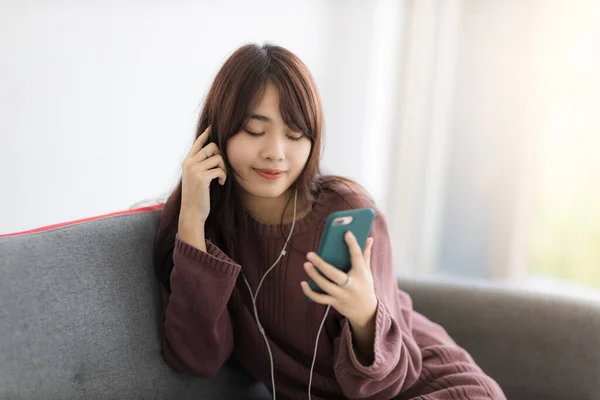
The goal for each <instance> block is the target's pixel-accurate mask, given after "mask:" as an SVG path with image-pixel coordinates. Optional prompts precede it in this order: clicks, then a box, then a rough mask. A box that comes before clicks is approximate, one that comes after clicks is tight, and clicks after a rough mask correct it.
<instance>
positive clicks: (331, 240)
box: [306, 208, 375, 301]
mask: <svg viewBox="0 0 600 400" xmlns="http://www.w3.org/2000/svg"><path fill="white" fill-rule="evenodd" d="M340 217H352V221H351V222H350V223H349V224H347V225H339V226H335V225H334V221H336V219H338V218H340ZM374 218H375V210H373V209H372V208H357V209H354V210H344V211H337V212H334V213H332V214H331V215H329V217H328V218H327V222H325V230H324V231H323V235H322V236H321V242H320V243H319V249H318V250H317V254H318V255H319V256H320V257H321V258H322V259H323V260H324V261H325V262H327V263H329V264H331V265H333V266H334V267H336V268H337V269H340V270H342V271H344V272H348V271H350V268H352V262H351V259H350V251H349V250H348V245H347V244H346V241H345V240H344V234H345V233H346V231H348V230H350V231H352V233H353V234H354V236H355V237H356V240H357V241H358V244H359V246H360V248H361V250H362V251H363V252H364V250H365V244H366V243H367V238H368V237H369V232H370V231H371V225H372V224H373V219H374ZM317 271H318V270H317ZM318 272H319V273H321V271H318ZM321 275H322V276H324V275H323V274H322V273H321ZM325 279H328V278H327V277H325ZM308 285H309V286H310V287H311V289H312V290H314V291H315V292H317V293H323V291H322V290H321V288H319V286H318V285H317V284H316V283H315V282H314V281H313V280H312V278H309V280H308ZM306 298H307V299H308V301H312V300H311V299H310V298H309V297H308V296H306Z"/></svg>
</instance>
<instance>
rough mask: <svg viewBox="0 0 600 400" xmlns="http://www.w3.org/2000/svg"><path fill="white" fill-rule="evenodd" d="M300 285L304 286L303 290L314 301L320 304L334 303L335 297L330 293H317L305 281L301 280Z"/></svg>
mask: <svg viewBox="0 0 600 400" xmlns="http://www.w3.org/2000/svg"><path fill="white" fill-rule="evenodd" d="M300 286H302V291H303V292H304V294H305V295H307V296H308V297H309V298H310V299H311V300H312V301H314V302H315V303H319V304H326V305H332V304H333V303H334V301H335V299H334V298H333V297H331V296H329V295H326V294H321V293H317V292H315V291H314V290H312V289H311V288H310V286H308V283H306V282H305V281H302V282H300Z"/></svg>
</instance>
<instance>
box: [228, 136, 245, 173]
mask: <svg viewBox="0 0 600 400" xmlns="http://www.w3.org/2000/svg"><path fill="white" fill-rule="evenodd" d="M244 149H248V146H247V144H245V143H244V140H243V138H242V137H240V136H237V135H236V136H234V137H232V138H231V139H229V142H227V146H226V152H227V157H228V158H229V163H230V164H231V166H232V167H233V168H234V169H239V167H243V166H244V165H245V164H247V160H246V158H247V157H248V151H244Z"/></svg>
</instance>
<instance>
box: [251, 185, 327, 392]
mask: <svg viewBox="0 0 600 400" xmlns="http://www.w3.org/2000/svg"><path fill="white" fill-rule="evenodd" d="M297 201H298V189H296V193H295V195H294V218H293V220H292V228H291V229H290V233H289V235H288V237H287V239H286V241H285V244H284V245H283V248H282V249H281V253H279V257H277V260H275V262H274V263H273V265H271V268H269V269H268V270H267V272H265V274H264V275H263V277H262V278H261V280H260V282H259V284H258V287H257V288H256V294H254V293H252V289H251V288H250V284H249V283H248V280H247V279H246V276H245V275H244V272H243V271H242V277H243V278H244V281H245V282H246V286H248V291H249V292H250V296H251V297H252V306H253V308H254V317H255V318H256V324H257V326H258V330H259V331H260V333H261V334H262V336H263V338H264V339H265V343H266V344H267V350H268V351H269V359H270V361H271V384H272V388H273V400H276V399H277V392H276V391H275V364H274V362H273V353H271V346H269V340H268V339H267V335H266V334H265V330H264V328H263V326H262V324H261V323H260V319H259V318H258V311H257V309H256V298H257V296H258V292H259V290H260V287H261V286H262V283H263V281H264V280H265V278H266V276H267V275H268V274H269V272H271V270H272V269H273V268H274V267H275V265H277V263H278V262H279V260H281V257H283V256H284V255H285V254H286V250H285V248H286V247H287V245H288V242H289V241H290V238H291V237H292V232H294V225H295V224H296V203H297ZM330 308H331V306H330V305H328V306H327V310H325V315H324V316H323V320H322V321H321V326H320V327H319V331H318V332H317V339H316V340H315V352H314V354H313V360H312V365H311V366H310V378H309V381H308V398H309V400H310V399H311V394H310V392H311V386H312V376H313V368H314V366H315V361H316V359H317V345H318V344H319V337H320V336H321V330H322V329H323V325H324V324H325V319H326V318H327V314H328V313H329V309H330Z"/></svg>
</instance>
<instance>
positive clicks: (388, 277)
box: [161, 184, 505, 400]
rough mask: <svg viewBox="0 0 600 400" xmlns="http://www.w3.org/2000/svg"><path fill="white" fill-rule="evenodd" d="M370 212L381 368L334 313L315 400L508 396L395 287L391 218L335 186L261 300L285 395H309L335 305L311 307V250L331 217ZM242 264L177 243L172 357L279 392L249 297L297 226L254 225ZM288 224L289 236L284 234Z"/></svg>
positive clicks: (304, 224) (169, 328)
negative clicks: (362, 354)
mask: <svg viewBox="0 0 600 400" xmlns="http://www.w3.org/2000/svg"><path fill="white" fill-rule="evenodd" d="M362 207H371V208H373V209H375V211H376V217H375V220H374V222H373V226H372V229H371V232H370V236H372V237H373V238H374V240H375V242H374V245H373V249H372V252H371V271H372V273H373V278H374V285H375V293H376V296H377V300H378V302H377V309H376V316H375V326H376V328H375V339H374V343H373V354H374V360H373V362H372V364H371V365H363V364H361V362H360V361H359V357H358V356H357V354H356V348H355V346H354V344H353V340H352V330H351V328H350V324H349V322H348V320H347V319H346V318H344V317H343V316H342V315H340V314H339V313H338V312H337V311H336V310H335V309H334V308H333V307H332V308H331V309H330V311H329V313H328V315H327V319H326V322H325V325H324V328H323V331H322V332H321V335H320V337H319V343H318V352H317V360H316V363H315V367H314V372H313V381H312V390H311V393H312V398H313V399H315V400H320V399H323V400H325V399H327V400H331V399H346V398H350V399H359V398H360V399H382V400H388V399H422V400H433V399H436V400H446V399H447V400H462V399H464V400H467V399H470V400H482V399H494V400H502V399H505V396H504V394H503V392H502V390H501V389H500V387H499V386H498V384H497V383H496V382H495V381H494V380H493V379H492V378H490V377H489V376H487V375H486V374H485V373H484V372H483V371H482V370H481V368H479V366H478V365H477V364H476V363H475V361H474V360H473V359H472V358H471V356H470V355H469V354H468V353H467V352H466V351H465V350H464V349H463V348H461V347H460V346H458V345H457V344H456V343H455V342H454V340H452V338H451V337H450V336H449V335H448V334H447V332H446V331H445V330H444V329H443V328H442V327H441V326H440V325H438V324H436V323H434V322H432V321H430V320H429V319H427V318H426V317H424V316H423V315H421V314H419V313H417V312H416V311H414V310H413V308H412V301H411V298H410V296H409V295H408V294H407V293H405V292H404V291H402V290H401V288H399V287H398V284H397V280H396V275H395V272H394V268H393V265H394V264H393V260H392V248H391V243H390V238H389V234H388V229H387V224H386V221H385V218H384V217H383V215H382V214H381V212H380V211H379V210H378V209H377V207H376V206H375V205H374V204H373V202H372V201H371V200H370V199H369V197H368V196H367V195H365V194H364V192H363V191H362V190H361V189H360V188H355V189H354V190H351V189H349V188H347V187H346V186H345V185H343V184H337V185H336V186H335V187H334V191H323V192H322V193H321V194H320V195H319V197H318V198H317V200H316V202H315V204H313V208H312V210H311V212H310V213H309V214H308V215H306V216H305V217H303V218H302V219H301V220H299V221H296V225H295V227H294V232H293V235H292V239H291V241H290V246H289V247H288V250H287V254H286V255H285V256H284V257H282V259H281V260H280V262H279V263H278V264H277V266H276V267H275V268H273V270H272V271H271V272H270V273H269V274H268V275H267V278H266V279H265V280H264V282H263V284H262V287H261V290H260V292H259V294H258V297H257V300H256V306H257V309H258V315H259V318H260V321H261V323H262V325H263V327H264V329H265V332H266V334H267V336H268V338H269V344H270V347H271V351H272V353H273V358H274V363H275V382H276V389H277V396H278V398H279V399H281V400H284V399H306V398H307V390H308V382H309V375H310V367H311V363H312V358H313V352H314V347H315V340H316V337H317V331H318V329H319V325H320V323H321V320H322V319H323V316H324V314H325V310H326V306H324V305H321V304H318V303H315V302H308V301H307V300H306V298H305V296H304V293H303V291H302V289H301V287H300V282H301V281H303V280H307V279H308V276H307V274H306V272H305V271H304V268H303V263H304V262H305V261H306V254H307V253H308V252H310V251H316V249H317V247H318V244H319V240H320V237H321V234H322V232H323V229H324V224H325V220H326V219H327V217H328V216H329V214H330V213H332V212H335V211H341V210H347V209H353V208H362ZM248 218H249V220H248V222H249V228H250V229H249V234H248V235H247V236H245V237H244V238H243V241H242V243H241V249H242V254H241V255H240V263H236V262H234V261H233V260H231V259H230V258H229V257H228V256H227V255H226V254H225V253H224V252H223V251H222V250H221V249H220V248H219V247H218V246H217V244H215V243H213V242H212V241H210V240H207V241H206V246H207V251H206V252H204V251H202V250H200V249H198V248H195V247H193V246H191V245H190V244H188V243H186V242H184V241H183V240H182V239H181V238H180V237H179V236H177V237H176V239H175V248H174V252H173V257H172V261H173V270H172V273H171V278H170V279H171V280H170V284H171V292H170V293H169V292H168V291H167V290H166V288H165V287H164V286H162V287H161V292H162V297H163V306H164V307H163V318H162V330H163V356H164V357H165V359H166V361H167V362H168V363H169V364H170V365H172V366H173V367H174V368H175V369H177V370H178V371H180V372H182V373H186V374H192V375H196V376H200V377H211V376H214V375H215V374H216V373H217V371H218V370H219V368H220V367H221V365H222V364H223V363H224V362H225V361H226V360H227V359H228V358H229V357H230V356H234V357H236V358H237V359H238V360H239V361H240V363H241V364H242V365H243V366H244V367H245V368H246V369H247V370H248V371H249V372H250V373H251V374H253V375H254V376H255V377H256V378H257V379H259V380H261V381H262V382H264V383H265V385H266V386H267V388H268V389H269V390H270V389H271V375H270V374H271V370H270V361H269V354H268V350H267V347H266V344H265V342H264V339H263V337H262V335H261V334H260V332H259V331H258V328H257V324H256V321H255V317H254V313H253V306H252V299H251V295H250V293H249V292H248V288H247V286H246V284H245V282H244V280H243V277H242V273H243V274H244V276H245V277H246V279H247V280H248V283H249V284H250V286H251V288H252V291H253V292H255V291H256V288H257V286H258V284H259V282H260V280H261V278H262V276H263V275H264V273H265V272H266V271H267V270H268V269H269V268H270V266H271V265H272V264H273V262H274V261H275V260H276V259H277V257H278V256H279V253H280V252H281V249H282V247H283V245H284V243H285V239H286V238H287V235H288V233H289V231H290V229H291V227H292V224H291V223H290V224H285V225H283V227H280V226H279V225H267V224H263V223H261V222H259V221H257V220H255V219H253V218H252V217H248ZM281 228H283V232H282V230H281Z"/></svg>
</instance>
